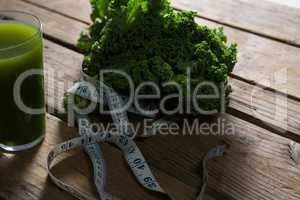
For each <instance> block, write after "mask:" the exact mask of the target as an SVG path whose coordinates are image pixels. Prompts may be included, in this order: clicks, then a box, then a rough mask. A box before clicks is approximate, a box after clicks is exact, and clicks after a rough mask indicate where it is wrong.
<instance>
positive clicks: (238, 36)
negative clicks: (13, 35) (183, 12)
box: [4, 0, 300, 100]
mask: <svg viewBox="0 0 300 200" xmlns="http://www.w3.org/2000/svg"><path fill="white" fill-rule="evenodd" d="M5 1H8V0H5ZM19 1H20V0H19ZM21 1H22V0H21ZM26 1H30V2H35V4H39V5H43V7H47V8H49V7H50V8H51V9H57V10H60V12H63V11H64V13H68V14H69V15H71V14H73V16H77V15H78V17H77V18H79V19H82V20H84V21H86V22H89V15H90V12H91V11H90V5H89V2H88V1H85V0H79V1H78V3H77V4H73V3H72V2H69V0H66V1H52V2H49V1H44V0H42V1H37V2H36V1H35V0H26ZM22 2H23V1H22ZM179 2H180V1H179ZM6 4H7V6H10V5H13V4H18V3H17V1H16V0H13V1H9V2H7V3H6ZM23 4H24V3H23ZM4 5H5V3H4ZM27 5H28V4H27ZM18 6H20V5H16V7H18ZM24 6H25V5H24ZM24 6H23V7H24ZM28 7H29V6H28ZM31 7H32V5H31ZM29 9H33V7H32V8H29ZM40 9H41V8H40ZM36 11H37V12H38V13H40V12H39V11H38V10H37V9H36ZM44 11H46V10H44ZM47 12H48V13H47ZM48 15H49V16H51V19H50V18H49V17H47V16H48ZM40 16H41V18H45V19H46V20H43V21H45V23H47V22H48V21H47V19H48V20H49V19H50V20H57V21H58V24H54V23H53V22H49V23H48V24H50V26H49V27H50V28H48V29H47V24H46V29H47V30H46V31H45V32H46V33H47V34H46V37H48V38H49V39H51V40H54V41H55V42H59V43H60V44H62V45H64V46H67V47H69V48H71V49H73V50H77V49H76V47H75V44H76V40H77V39H78V36H79V34H80V32H81V31H82V30H84V29H85V28H87V25H86V24H82V23H80V22H78V21H74V20H72V19H70V18H65V17H59V16H54V15H53V14H51V12H49V11H46V12H45V13H40ZM60 18H62V21H60V20H59V19H60ZM197 22H198V23H200V24H204V25H208V26H210V27H219V26H220V24H218V23H213V22H211V21H208V20H203V19H201V18H197ZM75 24H76V26H77V27H74V25H75ZM55 25H56V26H55ZM64 26H70V27H68V28H67V29H66V33H65V35H62V34H61V32H59V31H61V30H60V29H62V28H63V27H64ZM58 27H59V28H58ZM83 27H85V28H83ZM53 28H54V30H52V29H53ZM55 28H56V29H58V30H55ZM224 28H225V32H226V34H227V35H228V38H229V40H230V42H237V43H238V47H239V54H238V64H237V66H236V67H235V69H234V72H233V74H232V76H233V77H235V78H238V79H240V80H242V81H246V82H248V83H249V84H257V85H258V86H259V87H266V89H270V90H274V92H281V93H284V94H287V95H288V97H290V98H293V99H295V100H299V99H300V85H299V84H297V83H298V82H299V81H300V78H299V77H300V71H299V70H298V64H299V63H300V57H299V56H298V55H299V53H300V49H299V48H296V47H292V46H290V45H285V44H282V43H278V42H275V41H272V40H269V39H266V38H262V37H258V36H257V35H254V34H250V33H246V32H243V31H239V30H237V29H232V28H230V27H226V26H225V27H224ZM57 31H58V32H59V33H60V34H57V33H56V32H57ZM75 32H76V33H77V34H74V33H75ZM55 38H56V39H55ZM68 43H70V44H68ZM272 57H276V59H273V60H270V58H272ZM266 65H267V67H266ZM284 70H286V71H284ZM278 73H282V74H283V73H285V74H283V75H286V76H288V82H287V83H285V87H282V84H275V83H273V82H272V78H274V76H276V74H278Z"/></svg>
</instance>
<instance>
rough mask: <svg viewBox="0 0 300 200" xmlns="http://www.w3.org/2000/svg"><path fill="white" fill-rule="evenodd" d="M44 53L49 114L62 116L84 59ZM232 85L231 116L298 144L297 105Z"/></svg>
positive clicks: (58, 50)
mask: <svg viewBox="0 0 300 200" xmlns="http://www.w3.org/2000/svg"><path fill="white" fill-rule="evenodd" d="M44 50H45V71H46V76H45V77H46V79H47V80H46V85H47V87H46V88H47V90H46V96H47V105H48V111H49V112H51V113H53V114H54V113H55V114H58V115H62V114H63V113H64V109H63V107H62V101H63V95H64V92H65V91H66V90H67V89H68V88H69V87H70V86H71V85H72V83H73V81H75V80H77V79H78V78H79V70H80V68H81V61H82V59H83V56H82V55H81V54H79V53H76V52H74V51H72V50H69V49H66V48H64V47H61V46H59V45H57V44H54V43H52V42H50V41H47V40H45V49H44ZM60 55H65V57H62V56H60ZM66 57H67V58H68V59H65V58H66ZM231 83H232V86H233V93H232V94H231V97H230V98H231V102H230V106H229V109H228V111H229V112H230V113H232V114H235V115H238V116H239V115H246V117H245V116H241V117H243V118H247V120H251V119H248V118H252V120H255V121H254V123H259V124H260V125H264V126H265V128H268V127H269V128H272V129H274V130H272V131H274V132H278V133H280V134H282V135H284V136H285V137H289V138H292V139H294V140H297V141H300V117H299V116H300V115H299V112H300V109H299V108H300V102H298V101H295V100H293V99H290V98H286V102H287V104H286V106H285V104H284V102H285V98H284V96H282V95H281V94H277V93H274V92H272V91H269V90H267V89H263V88H260V87H257V86H255V85H252V84H249V83H245V82H243V81H239V80H236V79H232V80H231ZM251 97H252V98H251ZM251 100H252V102H251ZM276 103H277V104H276ZM282 103H283V104H282ZM285 109H287V110H286V113H285Z"/></svg>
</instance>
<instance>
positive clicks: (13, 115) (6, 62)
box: [0, 10, 45, 152]
mask: <svg viewBox="0 0 300 200" xmlns="http://www.w3.org/2000/svg"><path fill="white" fill-rule="evenodd" d="M44 135H45V99H44V78H43V42H42V25H41V22H40V20H39V19H38V18H37V17H35V16H34V15H32V14H29V13H25V12H21V11H1V10H0V149H2V150H4V151H8V152H15V151H22V150H26V149H29V148H32V147H34V146H35V145H37V144H39V143H40V142H42V140H43V138H44Z"/></svg>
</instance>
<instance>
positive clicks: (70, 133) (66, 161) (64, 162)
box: [0, 115, 212, 200]
mask: <svg viewBox="0 0 300 200" xmlns="http://www.w3.org/2000/svg"><path fill="white" fill-rule="evenodd" d="M75 136H76V130H75V129H71V128H68V127H67V126H66V124H65V123H64V122H62V121H61V120H59V119H57V118H55V117H53V116H51V115H48V116H47V131H46V139H45V141H44V142H43V144H42V145H40V146H38V147H36V148H35V149H33V150H30V151H26V152H22V153H19V154H16V155H12V154H5V153H2V154H0V177H1V179H0V196H1V197H2V198H5V199H7V200H41V199H42V200H48V199H49V200H51V199H58V200H68V199H74V198H73V197H71V196H70V195H69V194H67V193H66V192H64V191H62V190H60V189H58V188H57V187H56V186H55V185H54V184H53V183H52V182H51V181H50V180H49V178H47V171H46V158H47V154H48V152H49V151H50V150H51V148H53V147H54V145H55V144H58V143H60V142H63V141H65V140H67V139H70V138H72V137H75ZM102 149H103V152H104V155H105V157H106V158H107V159H106V161H107V162H106V164H107V168H108V174H107V175H108V177H107V179H108V186H107V188H108V191H110V192H112V193H113V194H115V195H116V196H118V197H120V198H122V199H146V200H152V199H161V198H158V196H157V195H155V193H151V192H147V191H145V190H144V189H143V188H142V187H141V186H139V185H138V183H137V182H136V181H135V179H134V177H133V175H132V174H131V173H130V172H129V171H128V168H127V166H126V164H125V162H124V161H123V159H122V157H121V152H120V151H119V150H117V149H116V148H115V147H112V146H110V145H106V144H104V145H102ZM151 168H152V169H153V172H154V174H155V175H156V176H157V177H158V179H159V181H160V183H161V184H162V186H163V187H164V188H165V189H166V190H167V191H170V192H172V194H173V195H174V196H175V197H176V198H177V199H183V200H188V199H193V197H194V196H195V195H196V192H197V189H196V188H192V187H190V186H188V185H186V184H184V183H182V182H181V181H179V180H178V179H177V178H175V177H172V176H169V175H168V174H166V173H165V172H163V171H161V170H159V169H157V168H155V167H151ZM53 173H54V174H55V175H56V176H58V177H59V178H61V179H62V180H64V181H66V182H67V183H69V184H71V185H72V186H75V187H76V188H77V189H78V190H79V191H81V192H84V193H86V194H90V195H93V196H95V197H96V193H95V189H94V185H93V183H92V179H91V171H90V163H89V160H88V158H87V156H86V155H85V154H84V153H82V151H81V150H80V149H78V150H75V151H72V152H69V153H66V154H65V155H63V156H62V157H60V159H59V162H58V164H57V165H56V166H55V167H54V169H53ZM208 199H210V200H212V198H211V197H209V196H208Z"/></svg>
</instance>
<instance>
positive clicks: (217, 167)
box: [139, 115, 300, 200]
mask: <svg viewBox="0 0 300 200" xmlns="http://www.w3.org/2000/svg"><path fill="white" fill-rule="evenodd" d="M222 117H223V119H224V120H226V123H229V124H230V123H232V124H233V125H234V127H235V134H234V135H231V136H228V135H225V136H222V137H220V138H221V139H222V140H223V141H224V142H225V143H226V144H227V151H226V155H225V156H224V157H222V158H218V159H215V160H214V161H212V162H211V163H210V165H209V173H210V178H209V180H210V181H211V182H210V183H209V187H210V189H211V190H213V191H217V193H220V194H225V195H224V196H227V197H229V199H241V200H246V199H247V200H249V199H253V200H256V199H265V200H269V199H274V200H275V199H276V200H279V199H280V200H285V199H295V200H296V199H299V198H300V187H299V185H298V184H297V183H298V182H299V180H300V166H299V165H296V164H295V163H294V161H293V160H292V159H291V158H290V155H289V146H288V145H289V143H290V142H291V140H288V139H285V138H283V137H280V136H276V135H274V134H273V133H271V132H269V131H266V130H265V129H262V128H259V127H257V126H254V125H252V124H250V123H247V122H245V121H243V120H240V119H238V118H235V117H232V116H230V115H224V116H222ZM213 122H214V121H212V122H211V123H213ZM217 140H218V139H217V138H216V139H215V143H217ZM139 144H140V145H139V146H140V147H141V149H142V151H143V153H144V155H145V157H146V158H147V159H148V161H149V162H150V163H151V165H154V166H156V167H157V168H162V169H170V170H169V171H168V173H169V174H173V173H174V174H180V176H178V179H180V180H182V181H183V182H185V183H188V184H190V185H197V181H198V174H199V169H198V167H197V166H199V160H200V159H201V157H202V155H203V154H201V152H202V150H203V148H205V147H208V146H209V145H212V144H213V141H212V138H211V137H210V136H196V135H193V136H182V135H181V136H178V135H177V136H156V137H153V138H151V139H148V140H145V141H144V142H143V143H139ZM155 146H159V148H155Z"/></svg>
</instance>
